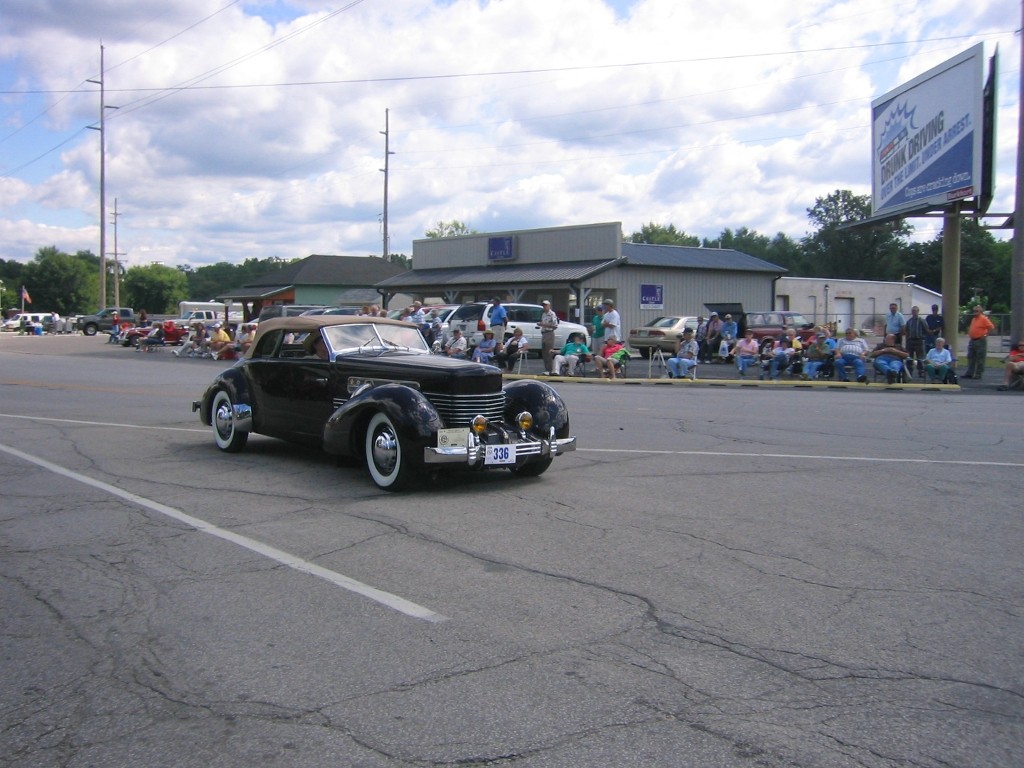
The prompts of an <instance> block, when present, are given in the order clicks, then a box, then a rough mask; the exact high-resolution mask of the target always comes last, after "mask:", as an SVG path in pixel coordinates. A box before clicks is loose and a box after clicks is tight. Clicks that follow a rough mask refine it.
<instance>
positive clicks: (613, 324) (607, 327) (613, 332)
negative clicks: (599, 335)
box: [601, 299, 623, 342]
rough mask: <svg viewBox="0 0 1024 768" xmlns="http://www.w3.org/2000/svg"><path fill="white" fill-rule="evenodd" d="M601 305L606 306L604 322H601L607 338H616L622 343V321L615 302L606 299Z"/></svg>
mask: <svg viewBox="0 0 1024 768" xmlns="http://www.w3.org/2000/svg"><path fill="white" fill-rule="evenodd" d="M601 303H602V304H604V320H603V321H602V322H601V325H603V326H604V336H605V338H606V339H608V340H611V338H612V337H614V338H615V339H616V340H618V341H620V342H621V341H623V338H622V320H621V318H620V317H619V313H618V312H617V311H616V310H615V302H614V301H612V300H611V299H605V300H604V301H602V302H601Z"/></svg>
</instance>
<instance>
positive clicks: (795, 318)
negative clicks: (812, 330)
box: [784, 312, 810, 328]
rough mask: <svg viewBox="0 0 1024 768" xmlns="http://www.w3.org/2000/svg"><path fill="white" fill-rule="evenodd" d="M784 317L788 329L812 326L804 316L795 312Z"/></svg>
mask: <svg viewBox="0 0 1024 768" xmlns="http://www.w3.org/2000/svg"><path fill="white" fill-rule="evenodd" d="M784 317H785V321H786V327H787V328H803V327H804V326H805V325H810V323H808V322H807V321H806V320H805V319H804V316H803V315H800V314H797V313H795V312H794V313H792V314H789V315H784Z"/></svg>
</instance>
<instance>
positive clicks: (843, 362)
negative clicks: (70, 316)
mask: <svg viewBox="0 0 1024 768" xmlns="http://www.w3.org/2000/svg"><path fill="white" fill-rule="evenodd" d="M867 354H868V344H867V342H866V341H864V339H862V338H860V337H859V336H858V335H857V329H855V328H847V329H846V332H845V333H844V334H843V338H842V339H840V340H839V341H838V342H836V359H835V362H834V363H833V365H834V366H835V372H836V377H837V378H838V379H839V381H849V379H848V378H847V376H846V368H847V366H849V367H851V368H853V372H854V374H855V375H856V376H857V381H859V382H860V383H861V384H864V383H866V382H867V377H866V376H865V375H864V360H865V358H866V357H867Z"/></svg>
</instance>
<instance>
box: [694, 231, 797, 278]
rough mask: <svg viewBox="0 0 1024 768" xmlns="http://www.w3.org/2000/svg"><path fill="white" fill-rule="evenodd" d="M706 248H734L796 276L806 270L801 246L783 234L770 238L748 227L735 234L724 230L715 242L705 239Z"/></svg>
mask: <svg viewBox="0 0 1024 768" xmlns="http://www.w3.org/2000/svg"><path fill="white" fill-rule="evenodd" d="M704 247H705V248H732V249H733V250H736V251H739V252H740V253H746V254H749V255H751V256H756V257H757V258H759V259H764V260H765V261H767V262H770V263H772V264H778V265H779V266H780V267H785V268H786V269H787V270H789V272H790V273H791V274H793V275H794V276H799V275H802V274H803V273H804V272H803V270H804V269H805V268H806V265H805V264H804V255H803V249H801V247H800V244H799V243H798V242H796V241H795V240H793V239H792V238H791V237H789V236H788V235H785V234H783V233H782V232H779V233H778V234H777V235H776V236H775V237H773V238H770V237H768V236H767V235H762V234H760V233H758V232H757V231H756V230H751V229H747V228H746V227H740V228H739V229H737V230H736V231H735V232H733V231H732V230H731V229H723V230H722V234H721V235H719V236H718V238H717V239H715V240H710V239H708V238H704Z"/></svg>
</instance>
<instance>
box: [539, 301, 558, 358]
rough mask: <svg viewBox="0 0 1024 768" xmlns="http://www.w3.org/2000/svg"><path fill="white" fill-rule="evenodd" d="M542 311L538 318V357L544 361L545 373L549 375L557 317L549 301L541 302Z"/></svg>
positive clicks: (553, 354)
mask: <svg viewBox="0 0 1024 768" xmlns="http://www.w3.org/2000/svg"><path fill="white" fill-rule="evenodd" d="M541 304H542V305H543V306H544V311H543V312H542V313H541V316H540V323H539V325H540V357H541V359H542V360H543V361H544V368H545V370H546V373H551V372H552V371H551V361H552V358H553V357H554V356H555V328H557V327H558V315H556V314H555V313H554V311H553V310H552V309H551V302H550V301H547V300H545V301H542V302H541Z"/></svg>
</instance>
